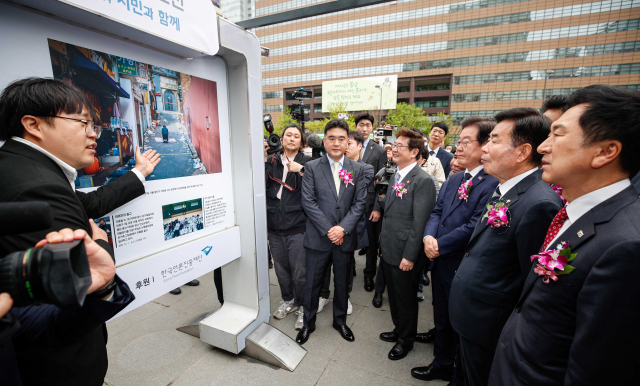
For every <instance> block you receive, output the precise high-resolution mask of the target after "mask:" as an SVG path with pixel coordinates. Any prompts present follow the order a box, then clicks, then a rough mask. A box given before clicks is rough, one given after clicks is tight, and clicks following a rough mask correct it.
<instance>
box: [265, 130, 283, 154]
mask: <svg viewBox="0 0 640 386" xmlns="http://www.w3.org/2000/svg"><path fill="white" fill-rule="evenodd" d="M267 144H268V145H269V149H268V150H267V154H273V153H276V152H279V151H281V150H282V142H280V137H279V136H278V134H276V133H271V134H270V135H269V138H267Z"/></svg>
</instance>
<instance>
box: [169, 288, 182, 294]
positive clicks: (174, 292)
mask: <svg viewBox="0 0 640 386" xmlns="http://www.w3.org/2000/svg"><path fill="white" fill-rule="evenodd" d="M169 293H170V294H171V295H180V294H181V293H182V290H181V289H180V287H178V288H176V289H174V290H171V291H169Z"/></svg>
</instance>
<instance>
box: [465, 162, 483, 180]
mask: <svg viewBox="0 0 640 386" xmlns="http://www.w3.org/2000/svg"><path fill="white" fill-rule="evenodd" d="M482 168H483V165H480V166H476V167H475V168H473V170H471V171H469V169H465V171H464V172H465V173H469V174H471V178H469V180H473V179H474V178H475V177H476V175H477V174H478V173H480V170H482Z"/></svg>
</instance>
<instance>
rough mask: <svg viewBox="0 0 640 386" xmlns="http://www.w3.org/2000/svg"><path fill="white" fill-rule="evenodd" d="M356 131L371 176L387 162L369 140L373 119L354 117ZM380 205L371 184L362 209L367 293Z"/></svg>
mask: <svg viewBox="0 0 640 386" xmlns="http://www.w3.org/2000/svg"><path fill="white" fill-rule="evenodd" d="M355 123H356V131H357V132H358V133H360V134H362V136H363V137H364V143H363V145H362V161H364V162H365V163H367V164H369V165H371V166H373V175H375V174H376V173H377V172H378V171H379V170H380V169H382V168H383V167H384V164H385V163H386V162H387V157H386V152H385V150H384V149H383V148H382V147H380V145H378V144H377V143H375V142H374V141H372V140H371V139H369V136H370V135H371V132H372V131H373V125H374V123H375V118H373V115H371V114H369V113H362V114H360V115H358V116H356V122H355ZM381 211H382V210H381V209H380V203H379V202H378V197H377V196H376V186H375V184H371V186H369V187H368V188H367V201H366V203H365V207H364V214H365V217H366V218H367V236H368V237H369V247H368V248H367V263H366V265H365V268H364V289H365V291H367V292H371V291H373V287H374V282H373V278H374V277H375V276H376V268H377V262H378V238H379V237H380V229H381V226H382V221H380V212H381Z"/></svg>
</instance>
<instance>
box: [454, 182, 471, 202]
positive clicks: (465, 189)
mask: <svg viewBox="0 0 640 386" xmlns="http://www.w3.org/2000/svg"><path fill="white" fill-rule="evenodd" d="M471 186H473V182H471V180H469V181H467V182H463V183H462V184H461V185H460V187H459V188H458V198H459V199H461V200H465V201H468V200H469V193H470V192H471Z"/></svg>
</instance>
